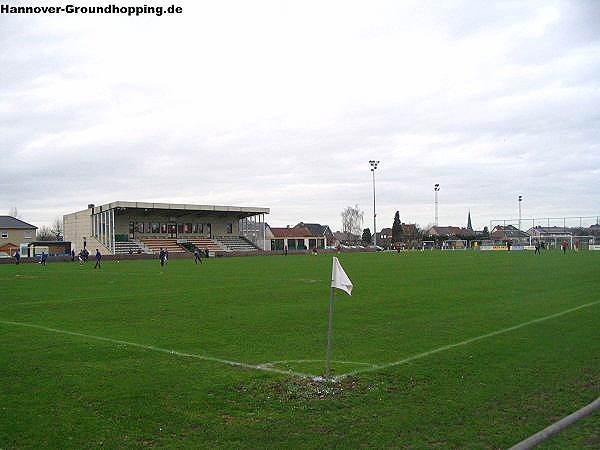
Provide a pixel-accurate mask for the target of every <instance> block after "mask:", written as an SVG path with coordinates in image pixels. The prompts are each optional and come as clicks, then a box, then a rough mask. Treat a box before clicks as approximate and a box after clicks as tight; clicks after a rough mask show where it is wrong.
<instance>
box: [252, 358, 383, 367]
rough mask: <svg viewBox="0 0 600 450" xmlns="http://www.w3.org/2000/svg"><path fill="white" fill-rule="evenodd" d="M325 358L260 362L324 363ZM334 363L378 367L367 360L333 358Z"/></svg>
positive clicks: (265, 365) (273, 363) (269, 365)
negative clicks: (366, 361)
mask: <svg viewBox="0 0 600 450" xmlns="http://www.w3.org/2000/svg"><path fill="white" fill-rule="evenodd" d="M324 362H325V360H324V359H286V360H283V361H270V362H266V363H263V364H260V366H261V367H272V366H276V365H277V364H287V363H324ZM331 362H332V363H336V364H353V365H357V366H369V367H378V366H377V364H372V363H365V362H356V361H340V360H334V359H332V360H331Z"/></svg>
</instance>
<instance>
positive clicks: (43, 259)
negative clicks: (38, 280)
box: [40, 251, 48, 266]
mask: <svg viewBox="0 0 600 450" xmlns="http://www.w3.org/2000/svg"><path fill="white" fill-rule="evenodd" d="M47 259H48V255H47V254H46V252H44V251H42V259H41V260H40V264H41V265H42V266H45V265H46V260H47Z"/></svg>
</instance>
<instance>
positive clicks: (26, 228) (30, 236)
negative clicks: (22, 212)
mask: <svg viewBox="0 0 600 450" xmlns="http://www.w3.org/2000/svg"><path fill="white" fill-rule="evenodd" d="M36 231H37V227H36V226H34V225H31V224H29V223H27V222H23V221H22V220H20V219H17V218H16V217H12V216H0V252H1V253H6V254H8V255H10V256H12V255H14V254H15V252H16V251H17V250H19V248H20V247H21V244H28V243H30V242H33V241H35V233H36Z"/></svg>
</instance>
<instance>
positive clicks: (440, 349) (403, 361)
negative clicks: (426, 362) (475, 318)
mask: <svg viewBox="0 0 600 450" xmlns="http://www.w3.org/2000/svg"><path fill="white" fill-rule="evenodd" d="M599 303H600V300H598V301H595V302H591V303H586V304H584V305H580V306H576V307H574V308H570V309H566V310H564V311H561V312H557V313H555V314H550V315H549V316H544V317H540V318H538V319H533V320H529V321H527V322H523V323H520V324H518V325H514V326H512V327H508V328H503V329H501V330H496V331H492V332H491V333H486V334H482V335H481V336H476V337H473V338H470V339H465V340H464V341H460V342H456V343H454V344H448V345H444V346H442V347H438V348H435V349H433V350H429V351H427V352H423V353H418V354H416V355H413V356H409V357H408V358H404V359H401V360H399V361H395V362H392V363H387V364H378V365H376V366H373V367H367V368H365V369H357V370H353V371H351V372H347V373H343V374H340V375H337V376H335V377H334V380H342V379H344V378H346V377H350V376H353V375H358V374H361V373H365V372H375V371H377V370H383V369H387V368H389V367H395V366H400V365H402V364H406V363H409V362H411V361H415V360H417V359H421V358H425V357H427V356H430V355H434V354H436V353H440V352H443V351H446V350H450V349H453V348H455V347H461V346H463V345H467V344H470V343H472V342H476V341H481V340H482V339H487V338H490V337H494V336H498V335H500V334H504V333H508V332H510V331H514V330H518V329H519V328H523V327H526V326H529V325H533V324H535V323H540V322H544V321H546V320H550V319H554V318H556V317H560V316H564V315H565V314H569V313H572V312H575V311H578V310H580V309H583V308H589V307H590V306H594V305H597V304H599Z"/></svg>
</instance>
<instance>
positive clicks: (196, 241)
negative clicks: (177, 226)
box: [185, 237, 227, 252]
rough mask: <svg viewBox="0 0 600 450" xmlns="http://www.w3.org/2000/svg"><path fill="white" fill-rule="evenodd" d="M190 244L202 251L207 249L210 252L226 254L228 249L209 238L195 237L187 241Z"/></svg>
mask: <svg viewBox="0 0 600 450" xmlns="http://www.w3.org/2000/svg"><path fill="white" fill-rule="evenodd" d="M185 240H186V241H187V242H189V243H190V244H193V245H195V246H196V247H198V248H199V249H201V250H205V249H207V250H208V251H209V252H226V251H227V248H224V247H222V246H221V245H219V244H218V243H217V242H215V241H214V240H212V239H210V238H207V237H194V238H186V239H185Z"/></svg>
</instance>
